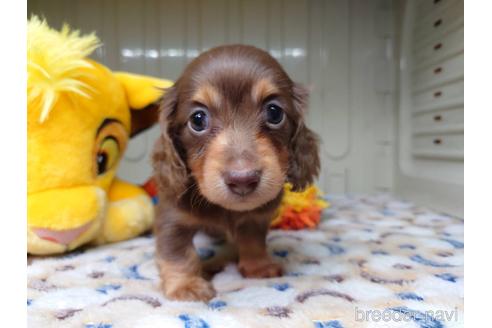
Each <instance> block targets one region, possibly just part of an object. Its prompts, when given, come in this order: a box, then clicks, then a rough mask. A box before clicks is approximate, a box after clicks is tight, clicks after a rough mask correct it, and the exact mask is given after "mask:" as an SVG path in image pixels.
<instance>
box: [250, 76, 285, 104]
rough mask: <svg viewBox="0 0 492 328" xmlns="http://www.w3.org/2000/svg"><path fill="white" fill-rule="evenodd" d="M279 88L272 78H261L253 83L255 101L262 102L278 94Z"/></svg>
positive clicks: (252, 92)
mask: <svg viewBox="0 0 492 328" xmlns="http://www.w3.org/2000/svg"><path fill="white" fill-rule="evenodd" d="M278 93H279V90H278V88H277V86H276V85H275V84H273V83H272V81H271V80H270V79H266V78H264V79H261V80H259V81H257V82H255V84H254V85H253V88H251V96H252V97H253V101H254V102H255V103H260V102H262V101H264V100H265V99H266V98H267V97H269V96H271V95H274V94H278Z"/></svg>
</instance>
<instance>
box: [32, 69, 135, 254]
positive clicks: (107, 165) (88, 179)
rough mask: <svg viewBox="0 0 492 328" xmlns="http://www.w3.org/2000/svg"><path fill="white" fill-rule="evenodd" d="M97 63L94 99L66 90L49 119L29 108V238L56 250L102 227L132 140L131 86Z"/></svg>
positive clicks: (93, 74)
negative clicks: (110, 192)
mask: <svg viewBox="0 0 492 328" xmlns="http://www.w3.org/2000/svg"><path fill="white" fill-rule="evenodd" d="M93 65H94V68H88V69H86V70H87V73H88V74H87V75H88V76H90V79H91V80H92V81H88V82H90V84H88V85H91V86H92V88H94V90H93V91H92V92H91V98H90V99H88V98H85V97H80V96H73V95H72V96H70V95H68V94H66V95H62V96H60V97H59V99H58V101H57V102H56V104H55V106H54V107H53V108H52V109H51V112H50V115H49V117H48V118H47V119H46V120H45V121H44V122H39V119H38V118H39V113H37V111H36V110H29V111H28V229H29V230H28V242H29V243H31V244H32V243H35V244H36V245H38V248H39V245H40V244H41V245H42V248H44V249H46V250H47V252H50V253H51V252H59V251H60V250H63V251H64V250H66V249H71V248H74V247H77V246H78V245H80V244H82V243H84V242H86V241H88V240H90V239H92V238H93V237H94V235H95V233H96V232H97V231H98V230H99V228H100V224H101V218H102V216H103V215H104V213H105V206H106V202H107V200H106V198H107V196H106V193H107V191H108V188H109V186H110V184H111V181H112V180H113V178H114V175H115V170H116V167H117V164H118V162H119V160H120V158H121V154H122V153H123V151H124V150H125V147H126V144H127V141H128V136H129V131H130V111H129V108H128V104H127V102H126V94H125V91H124V89H123V87H122V85H121V83H119V81H118V80H117V79H116V78H115V77H114V75H113V73H111V72H110V71H109V70H107V69H106V68H104V67H102V66H100V65H98V64H96V63H93ZM96 81H97V82H98V83H96Z"/></svg>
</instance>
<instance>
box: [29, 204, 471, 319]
mask: <svg viewBox="0 0 492 328" xmlns="http://www.w3.org/2000/svg"><path fill="white" fill-rule="evenodd" d="M327 199H328V200H329V201H330V203H331V204H332V206H331V208H329V209H327V210H326V211H325V212H324V216H323V220H322V222H321V224H320V226H319V227H318V229H316V230H303V231H298V232H287V231H278V230H277V231H272V232H271V233H270V234H269V236H268V248H269V252H270V253H271V254H272V256H273V257H274V258H276V259H277V260H278V261H280V262H281V263H283V265H284V268H285V271H286V275H285V276H284V277H281V278H275V279H245V278H242V277H241V275H240V274H239V273H238V271H237V268H236V266H235V265H234V264H230V265H228V266H227V267H226V269H225V270H224V271H223V272H220V273H219V274H217V275H216V276H215V277H214V278H213V284H214V286H215V288H216V289H217V291H218V293H217V296H216V297H215V298H214V299H213V300H211V301H210V302H209V303H207V304H204V303H199V302H196V303H195V302H175V301H170V300H167V299H166V298H165V297H163V295H162V294H161V293H160V292H159V289H158V276H157V269H156V267H155V264H154V240H153V237H152V236H146V237H140V238H137V239H135V240H131V241H127V242H122V243H117V244H113V245H108V246H104V247H99V248H96V249H89V250H85V251H78V252H75V253H72V254H68V255H65V256H63V257H56V258H43V259H35V260H33V261H32V262H31V263H30V265H29V266H28V270H27V271H28V274H27V288H28V299H27V312H28V325H29V327H83V328H96V327H97V328H120V327H121V328H126V327H132V328H133V327H164V328H172V327H179V328H215V327H227V328H229V327H230V328H233V327H296V328H297V327H311V328H340V327H344V328H348V327H421V328H441V327H462V326H463V323H464V312H463V250H464V245H463V221H462V220H459V219H456V218H453V217H450V216H447V215H444V214H439V213H436V212H433V211H431V210H428V209H426V208H421V207H418V206H415V205H413V204H411V203H408V202H403V201H399V200H395V199H393V198H391V197H389V196H385V195H377V196H353V195H352V196H350V195H346V196H330V197H327ZM196 246H197V249H198V252H199V254H200V256H201V257H202V258H204V259H210V258H213V257H214V256H217V254H218V253H220V250H221V249H222V245H217V244H214V243H212V242H210V240H208V239H207V238H197V240H196Z"/></svg>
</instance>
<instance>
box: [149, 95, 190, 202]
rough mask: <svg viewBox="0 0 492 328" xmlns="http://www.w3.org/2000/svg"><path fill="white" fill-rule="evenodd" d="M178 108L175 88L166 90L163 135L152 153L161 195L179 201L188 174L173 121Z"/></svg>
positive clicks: (163, 107)
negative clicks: (178, 197)
mask: <svg viewBox="0 0 492 328" xmlns="http://www.w3.org/2000/svg"><path fill="white" fill-rule="evenodd" d="M176 106H177V91H176V88H175V87H171V88H169V89H167V90H166V94H165V95H164V98H163V100H162V102H161V107H160V113H159V124H160V126H161V135H160V136H159V138H158V139H157V140H156V142H155V145H154V150H153V153H152V164H153V167H154V177H155V178H156V180H157V183H158V186H159V191H160V195H163V196H164V197H165V198H167V200H169V199H177V196H179V195H181V193H182V192H183V191H184V190H185V187H186V182H187V180H188V173H187V169H186V165H185V163H184V159H183V158H182V155H181V154H180V152H179V150H178V147H179V145H178V144H177V140H176V131H175V130H174V127H173V125H172V120H173V117H174V114H175V110H176Z"/></svg>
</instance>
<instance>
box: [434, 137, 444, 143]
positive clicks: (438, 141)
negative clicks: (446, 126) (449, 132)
mask: <svg viewBox="0 0 492 328" xmlns="http://www.w3.org/2000/svg"><path fill="white" fill-rule="evenodd" d="M440 144H442V140H441V139H439V138H437V139H434V145H440Z"/></svg>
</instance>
